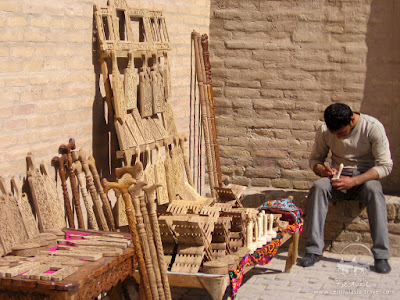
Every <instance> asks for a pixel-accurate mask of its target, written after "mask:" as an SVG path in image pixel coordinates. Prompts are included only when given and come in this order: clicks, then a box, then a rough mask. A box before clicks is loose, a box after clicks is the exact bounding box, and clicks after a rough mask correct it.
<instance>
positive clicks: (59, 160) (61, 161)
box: [51, 154, 75, 229]
mask: <svg viewBox="0 0 400 300" xmlns="http://www.w3.org/2000/svg"><path fill="white" fill-rule="evenodd" d="M66 160H67V155H66V154H63V155H61V157H58V156H55V157H53V159H52V160H51V162H52V164H54V165H55V166H56V167H57V168H58V173H59V174H60V179H61V187H62V191H63V197H64V207H65V211H66V213H67V219H68V227H69V228H73V229H75V222H74V213H73V211H72V207H71V203H70V200H69V194H68V188H67V180H66V178H65V162H66Z"/></svg>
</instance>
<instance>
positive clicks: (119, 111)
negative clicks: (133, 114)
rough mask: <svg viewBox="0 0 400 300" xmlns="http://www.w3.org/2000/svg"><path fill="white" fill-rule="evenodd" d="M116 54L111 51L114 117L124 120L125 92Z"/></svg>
mask: <svg viewBox="0 0 400 300" xmlns="http://www.w3.org/2000/svg"><path fill="white" fill-rule="evenodd" d="M116 55H117V54H116V53H115V51H112V75H111V76H112V90H113V97H112V99H113V106H114V114H115V118H116V119H118V120H119V121H120V122H124V120H125V115H126V104H125V93H124V85H123V79H122V75H121V73H120V71H119V68H118V60H117V56H116Z"/></svg>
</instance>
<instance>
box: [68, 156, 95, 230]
mask: <svg viewBox="0 0 400 300" xmlns="http://www.w3.org/2000/svg"><path fill="white" fill-rule="evenodd" d="M77 155H78V153H77V152H76V151H73V152H72V159H73V160H74V162H73V163H72V167H73V168H74V171H75V175H76V177H77V178H78V183H79V185H80V187H81V188H80V190H81V194H82V198H83V203H84V204H85V207H86V211H87V217H88V228H89V229H94V230H99V226H98V225H97V221H96V216H95V214H94V211H93V203H91V201H90V199H89V194H88V192H87V188H86V180H85V174H84V173H83V169H82V164H81V162H80V161H79V159H78V157H77Z"/></svg>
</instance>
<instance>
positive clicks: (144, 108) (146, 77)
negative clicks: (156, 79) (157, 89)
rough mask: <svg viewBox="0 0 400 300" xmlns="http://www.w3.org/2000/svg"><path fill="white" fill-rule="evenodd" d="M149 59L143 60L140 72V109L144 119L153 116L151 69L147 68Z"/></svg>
mask: <svg viewBox="0 0 400 300" xmlns="http://www.w3.org/2000/svg"><path fill="white" fill-rule="evenodd" d="M145 62H147V58H146V57H144V58H143V67H142V68H141V69H140V72H139V108H140V115H141V116H142V118H145V117H151V116H152V115H153V93H152V88H151V74H150V68H148V66H147V63H145Z"/></svg>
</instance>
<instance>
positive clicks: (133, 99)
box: [124, 52, 139, 110]
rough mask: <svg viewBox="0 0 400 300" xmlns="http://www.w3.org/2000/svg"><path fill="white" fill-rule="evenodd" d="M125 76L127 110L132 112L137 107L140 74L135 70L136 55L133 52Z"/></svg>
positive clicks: (130, 53) (130, 54)
mask: <svg viewBox="0 0 400 300" xmlns="http://www.w3.org/2000/svg"><path fill="white" fill-rule="evenodd" d="M124 74H125V81H124V83H125V103H126V109H127V110H131V109H133V108H136V107H137V93H138V85H139V73H138V70H137V69H136V68H135V65H134V55H133V53H132V52H129V63H128V66H127V68H126V69H125V73H124Z"/></svg>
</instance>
